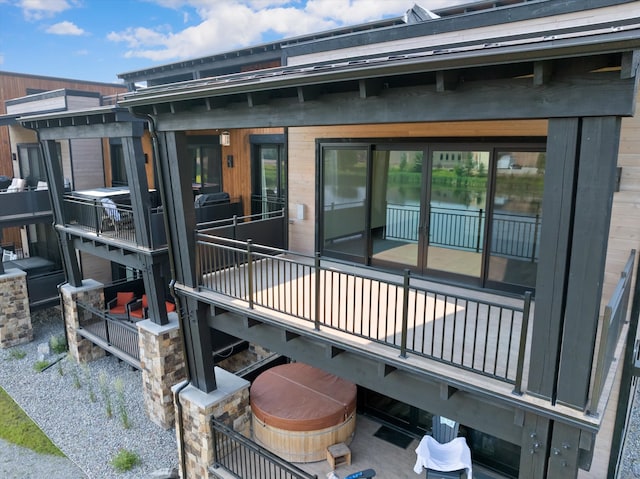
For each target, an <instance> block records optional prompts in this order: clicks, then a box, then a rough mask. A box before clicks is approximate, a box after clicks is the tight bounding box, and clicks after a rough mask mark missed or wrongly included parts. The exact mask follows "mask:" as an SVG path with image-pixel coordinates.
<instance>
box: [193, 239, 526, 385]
mask: <svg viewBox="0 0 640 479" xmlns="http://www.w3.org/2000/svg"><path fill="white" fill-rule="evenodd" d="M197 239H198V241H197V245H198V258H199V259H198V265H199V268H200V269H199V272H200V274H199V277H200V283H199V285H200V286H201V287H202V288H204V289H207V290H210V291H214V292H216V293H221V294H224V295H227V296H230V297H233V298H238V299H242V300H244V301H246V302H247V303H248V306H249V308H265V309H268V310H272V311H276V312H278V313H284V314H286V315H289V316H293V317H296V318H299V319H303V320H306V321H311V322H313V323H314V325H315V328H316V329H317V330H319V329H320V328H321V327H328V328H332V329H335V330H339V331H342V332H345V333H348V334H351V335H355V336H359V337H362V338H366V339H367V340H370V341H374V342H378V343H382V344H385V345H387V346H391V347H393V348H396V349H398V350H400V354H401V356H406V355H407V353H412V354H416V355H419V356H424V357H428V358H431V359H435V360H437V361H441V362H444V363H447V364H450V365H454V366H457V367H460V368H463V369H467V370H471V371H474V372H476V373H480V374H483V375H486V376H490V377H492V378H496V379H499V380H502V381H506V382H508V383H511V384H514V385H515V387H516V391H519V388H520V381H521V379H522V368H523V364H524V351H525V345H526V341H525V339H526V334H527V327H528V319H529V318H528V316H529V307H530V301H531V296H530V294H527V295H525V296H524V297H523V299H522V303H521V305H522V306H507V305H505V304H498V303H494V302H490V301H485V300H481V299H473V298H468V297H463V296H460V295H455V294H450V293H441V292H437V291H430V290H427V289H425V288H422V287H419V286H416V285H414V284H411V281H410V276H409V272H408V271H407V272H406V273H405V275H404V277H402V276H394V275H392V274H387V275H386V277H385V279H380V278H376V277H374V276H369V275H365V274H360V273H355V272H349V271H347V270H344V271H342V270H340V269H339V268H338V267H336V266H335V263H332V264H327V265H322V264H321V262H320V257H319V255H316V257H309V256H305V255H301V254H297V253H291V252H287V251H284V250H279V249H275V248H269V247H266V246H263V245H254V244H253V243H252V242H251V241H247V242H239V241H233V240H229V239H225V238H221V237H214V236H210V235H205V234H202V233H200V234H198V238H197ZM388 278H389V279H388Z"/></svg>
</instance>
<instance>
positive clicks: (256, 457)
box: [211, 419, 318, 479]
mask: <svg viewBox="0 0 640 479" xmlns="http://www.w3.org/2000/svg"><path fill="white" fill-rule="evenodd" d="M211 429H212V431H213V460H214V463H213V467H214V468H218V467H221V468H222V469H224V470H225V471H228V472H230V473H231V474H234V475H235V476H236V477H246V478H249V477H250V478H251V479H273V478H278V479H317V477H318V476H316V475H311V474H308V473H306V472H305V471H303V470H302V469H300V468H298V467H297V466H295V465H293V464H291V463H290V462H287V461H285V460H284V459H282V458H280V457H278V456H276V455H275V454H273V453H271V452H269V451H267V450H266V449H264V448H263V447H260V446H258V445H257V444H256V443H255V442H253V441H251V440H249V439H247V438H246V437H244V436H243V435H242V434H239V433H237V432H235V431H233V430H232V429H230V428H228V427H227V426H225V425H224V424H222V423H221V422H219V421H216V420H215V419H211Z"/></svg>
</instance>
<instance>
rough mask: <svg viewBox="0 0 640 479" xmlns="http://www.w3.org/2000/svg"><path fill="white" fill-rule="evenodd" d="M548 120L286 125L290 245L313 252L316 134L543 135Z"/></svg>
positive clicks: (372, 135) (352, 135)
mask: <svg viewBox="0 0 640 479" xmlns="http://www.w3.org/2000/svg"><path fill="white" fill-rule="evenodd" d="M546 135H547V122H546V121H544V120H528V121H525V120H523V121H487V122H474V121H469V122H445V123H396V124H376V125H349V126H345V125H336V126H330V127H300V128H293V127H292V128H290V129H289V144H288V150H289V152H288V162H289V164H288V170H289V178H288V184H289V218H291V219H292V220H291V221H290V222H289V247H290V249H292V250H294V251H300V252H304V253H306V254H313V249H314V248H315V246H314V238H315V227H316V218H315V212H316V204H315V195H316V189H317V187H318V186H317V180H316V171H315V168H316V143H315V141H316V139H319V138H380V139H384V138H411V137H415V138H438V137H459V138H463V137H465V138H466V137H482V136H483V137H487V136H494V137H495V136H501V137H517V136H546ZM297 205H304V212H305V218H304V219H303V220H300V219H297V212H296V208H297Z"/></svg>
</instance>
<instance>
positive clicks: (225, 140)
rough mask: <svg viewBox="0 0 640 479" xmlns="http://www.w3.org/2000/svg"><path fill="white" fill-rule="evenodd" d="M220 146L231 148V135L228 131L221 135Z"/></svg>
mask: <svg viewBox="0 0 640 479" xmlns="http://www.w3.org/2000/svg"><path fill="white" fill-rule="evenodd" d="M220 144H221V145H222V146H229V145H230V144H231V135H230V134H229V132H228V131H223V132H222V133H220Z"/></svg>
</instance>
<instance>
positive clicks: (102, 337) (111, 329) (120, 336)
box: [76, 301, 140, 369]
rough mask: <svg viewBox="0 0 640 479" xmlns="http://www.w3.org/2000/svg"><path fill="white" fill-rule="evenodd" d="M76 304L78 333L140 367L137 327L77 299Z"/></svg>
mask: <svg viewBox="0 0 640 479" xmlns="http://www.w3.org/2000/svg"><path fill="white" fill-rule="evenodd" d="M76 304H77V306H78V316H79V330H78V334H79V335H81V336H83V337H84V338H86V339H88V340H89V341H91V342H93V343H94V344H96V345H98V346H100V347H103V348H105V349H107V350H108V351H109V352H111V353H112V354H114V356H118V357H119V358H120V359H122V360H124V361H127V362H128V363H129V364H131V365H132V366H134V367H135V368H137V369H140V348H139V344H138V336H139V335H138V328H136V326H134V325H133V324H130V323H128V322H126V321H124V320H122V319H117V318H114V317H112V316H110V315H109V314H108V313H107V312H106V311H103V310H101V309H98V308H95V307H93V306H91V305H88V304H86V303H83V302H80V301H78V302H77V303H76ZM87 333H88V334H87Z"/></svg>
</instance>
